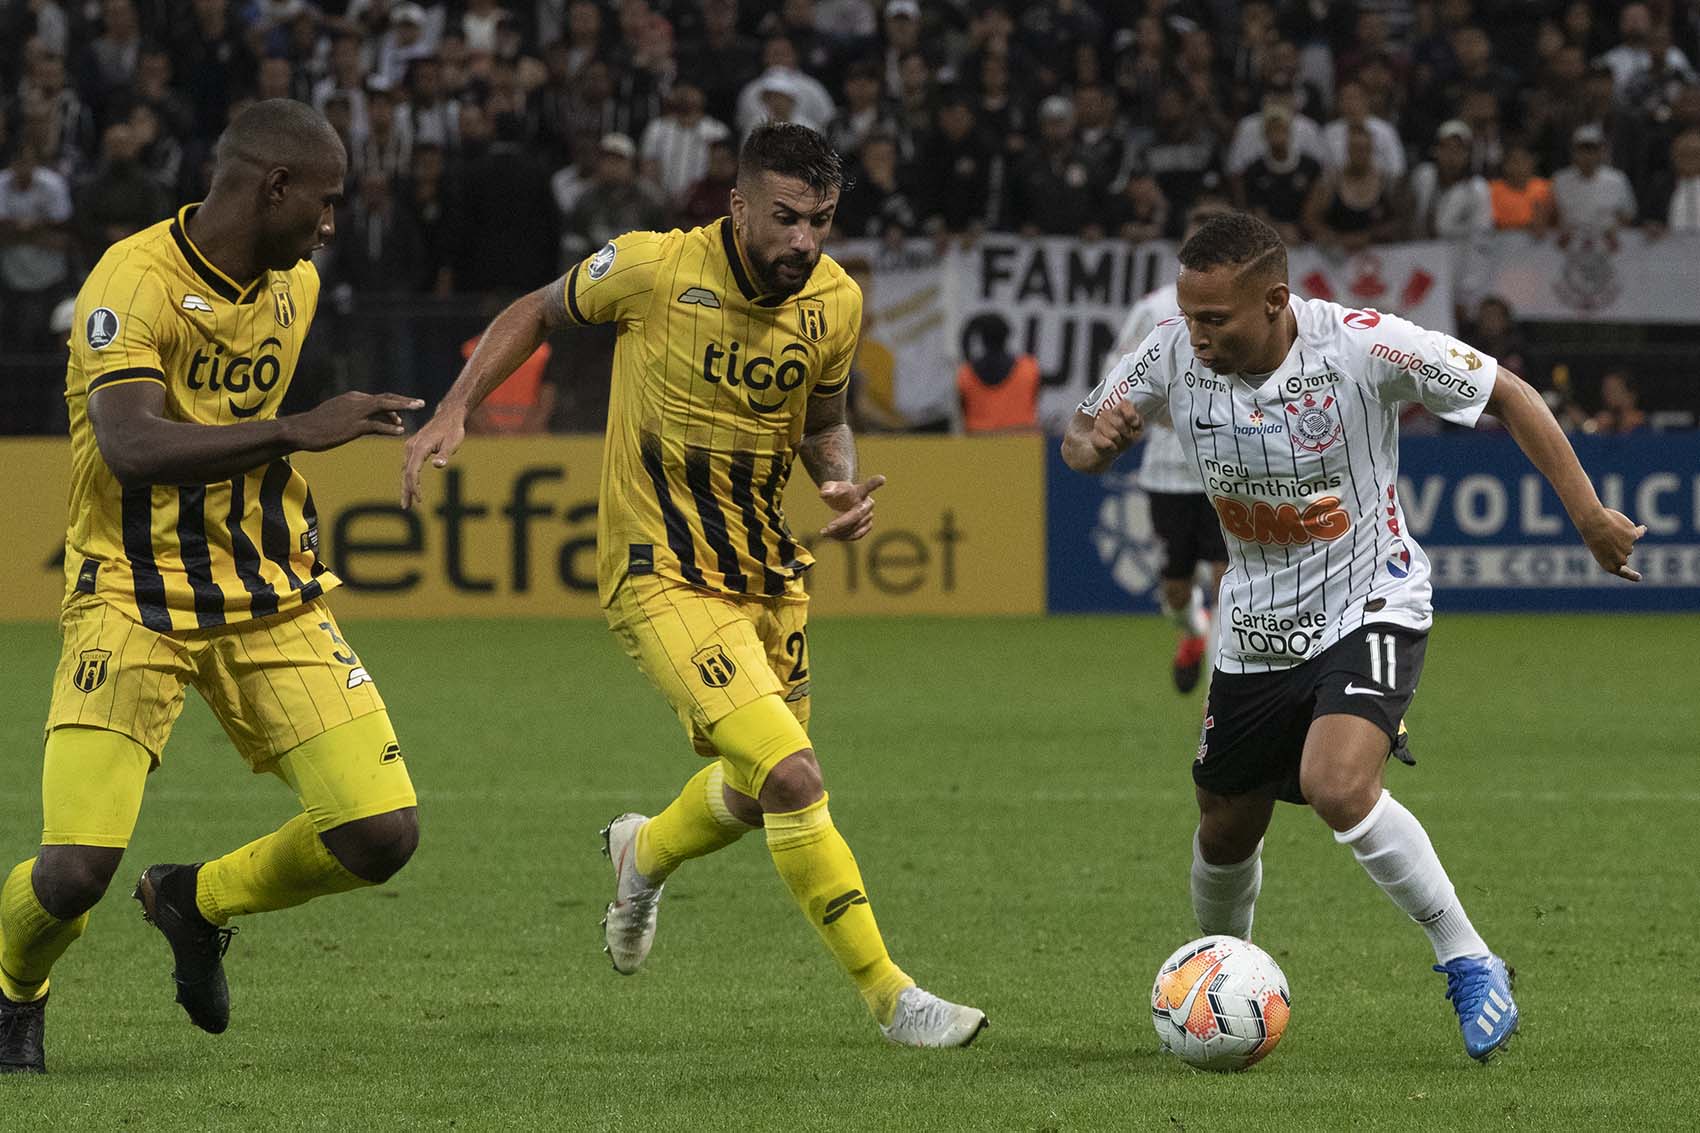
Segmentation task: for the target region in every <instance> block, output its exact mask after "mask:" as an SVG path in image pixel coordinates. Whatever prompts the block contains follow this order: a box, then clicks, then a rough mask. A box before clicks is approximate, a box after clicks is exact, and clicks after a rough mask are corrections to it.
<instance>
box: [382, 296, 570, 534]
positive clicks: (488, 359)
mask: <svg viewBox="0 0 1700 1133" xmlns="http://www.w3.org/2000/svg"><path fill="white" fill-rule="evenodd" d="M567 321H568V320H567V300H566V277H565V276H563V277H561V278H560V279H557V280H556V281H555V282H554V283H551V284H548V285H547V286H544V287H540V288H538V289H537V290H536V291H533V292H532V293H531V294H529V295H523V296H521V297H520V298H518V299H516V300H514V302H512V303H511V304H509V305H508V307H507V309H506V310H504V311H503V312H502V313H501V314H499V315H497V316H496V317H495V319H493V320H492V321H491V323H490V325H489V326H488V327H486V328H485V329H484V333H483V334H482V335H481V336H479V339H478V345H477V347H476V348H474V350H473V351H472V357H470V358H468V359H467V360H466V365H465V366H463V367H462V368H461V371H460V377H458V378H456V379H455V384H454V385H453V386H451V387H449V392H448V393H446V394H444V395H443V400H442V401H441V402H439V403H438V404H437V411H436V412H435V413H433V414H432V415H431V420H430V421H428V422H426V423H425V427H424V428H422V429H420V430H419V431H418V432H417V433H415V434H413V436H411V437H409V438H408V440H407V450H406V455H405V456H404V457H403V460H402V470H401V506H402V507H412V506H413V504H414V502H415V501H416V500H418V499H419V473H420V470H421V469H423V468H424V467H425V462H426V461H427V460H429V461H430V462H431V466H432V467H433V468H442V467H445V466H446V465H447V464H448V462H449V457H451V456H453V455H454V454H455V451H456V450H457V449H459V448H460V446H461V442H462V441H464V440H465V439H466V419H467V416H468V415H469V414H470V413H471V412H472V411H473V410H474V409H476V408H477V407H478V405H479V403H480V402H482V401H483V400H484V399H485V398H486V397H488V396H489V394H490V391H491V390H493V389H495V388H496V387H497V386H499V385H501V384H502V383H503V382H505V381H507V380H508V375H510V374H512V373H513V372H514V371H515V370H517V369H518V368H519V365H520V363H522V362H524V361H525V360H526V359H527V358H529V357H531V355H532V353H533V352H534V351H535V350H536V349H537V348H538V347H539V346H540V345H542V343H543V340H544V339H546V338H548V337H549V334H550V332H551V331H553V330H555V329H556V328H557V327H560V326H564V325H565V324H566V323H567Z"/></svg>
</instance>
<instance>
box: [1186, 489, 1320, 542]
mask: <svg viewBox="0 0 1700 1133" xmlns="http://www.w3.org/2000/svg"><path fill="white" fill-rule="evenodd" d="M1210 502H1211V504H1212V505H1213V506H1214V507H1215V508H1216V514H1217V515H1218V516H1220V517H1221V519H1222V530H1224V531H1226V532H1227V533H1228V534H1229V535H1232V536H1233V537H1234V538H1236V539H1238V540H1240V541H1241V542H1245V543H1261V544H1263V545H1264V546H1266V547H1288V546H1295V545H1296V546H1303V545H1304V544H1306V543H1310V542H1312V541H1313V540H1318V539H1320V540H1322V541H1324V542H1332V541H1333V540H1335V539H1338V538H1340V537H1341V536H1342V535H1344V534H1345V533H1346V532H1348V531H1350V530H1351V529H1352V517H1351V516H1349V515H1347V514H1346V511H1345V509H1344V508H1342V507H1341V506H1340V497H1339V496H1323V497H1322V498H1321V499H1320V500H1317V501H1315V502H1314V503H1311V504H1307V505H1306V506H1305V508H1304V510H1303V511H1300V510H1299V509H1298V508H1297V507H1295V506H1294V505H1292V504H1273V505H1271V504H1267V503H1265V502H1263V501H1262V500H1258V501H1256V502H1255V503H1249V504H1248V503H1245V502H1244V501H1242V500H1233V499H1229V498H1227V497H1226V496H1216V497H1214V498H1212V499H1211V501H1210Z"/></svg>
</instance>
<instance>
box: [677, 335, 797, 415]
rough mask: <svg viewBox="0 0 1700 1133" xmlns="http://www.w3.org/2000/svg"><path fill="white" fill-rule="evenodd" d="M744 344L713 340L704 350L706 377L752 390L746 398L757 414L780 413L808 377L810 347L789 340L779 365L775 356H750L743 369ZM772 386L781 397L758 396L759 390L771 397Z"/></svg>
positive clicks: (703, 369) (784, 347)
mask: <svg viewBox="0 0 1700 1133" xmlns="http://www.w3.org/2000/svg"><path fill="white" fill-rule="evenodd" d="M742 345H743V344H742V343H740V342H738V341H737V340H736V339H734V340H733V342H732V345H731V346H730V347H728V348H725V349H722V348H721V346H720V344H719V343H718V342H710V343H709V344H708V345H707V346H706V347H705V348H704V349H703V352H702V376H703V379H704V380H705V381H709V382H717V383H718V382H725V383H726V384H727V385H729V386H731V387H733V388H734V389H735V388H737V387H738V386H739V385H742V386H743V387H744V388H745V389H746V390H748V391H749V394H748V396H747V398H746V400H747V401H748V402H749V405H750V408H751V409H753V410H755V411H756V412H757V413H777V412H779V411H780V410H781V409H784V408H785V402H786V399H787V397H788V395H789V394H790V393H791V391H792V390H794V389H796V388H797V387H798V386H801V385H802V384H803V383H804V382H806V381H808V380H809V366H808V362H807V359H808V356H809V348H808V347H806V346H804V345H803V344H802V343H800V342H787V343H786V344H785V345H784V346H782V347H780V348H779V354H780V357H781V358H783V359H784V360H783V361H781V362H779V363H778V364H777V365H776V364H775V363H774V361H773V359H772V358H769V357H767V356H766V355H765V354H761V355H757V356H756V357H754V358H751V359H749V360H748V361H747V362H745V363H744V364H743V366H742V368H740V367H739V365H738V351H739V350H740V349H741V348H742ZM722 359H724V360H725V363H726V368H725V371H724V372H722V371H721V369H720V363H721V361H722ZM769 389H772V390H775V391H777V392H778V394H779V396H778V397H777V398H774V399H773V400H771V401H770V400H759V399H758V398H757V397H756V395H757V394H758V393H761V394H763V397H764V398H765V397H770V396H771V395H769V394H767V393H766V392H765V391H767V390H769Z"/></svg>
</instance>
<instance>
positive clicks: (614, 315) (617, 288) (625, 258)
mask: <svg viewBox="0 0 1700 1133" xmlns="http://www.w3.org/2000/svg"><path fill="white" fill-rule="evenodd" d="M674 235H677V234H676V233H665V232H628V233H626V234H625V235H624V236H616V237H614V239H612V240H610V241H608V243H606V244H604V245H602V247H601V248H600V249H598V250H597V251H596V252H595V253H594V254H593V255H591V256H590V257H589V258H587V259H585V260H582V261H580V262H579V263H576V264H574V265H573V266H572V268H571V269H569V270H568V272H567V286H566V303H567V318H568V319H569V320H570V321H571V322H573V323H576V324H577V325H579V326H589V325H590V324H592V323H626V322H631V321H633V320H635V319H639V318H641V317H642V315H643V310H644V307H645V305H646V304H647V303H648V302H649V297H650V294H649V293H650V291H651V289H653V288H654V286H655V280H656V277H657V276H658V275H659V274H660V270H661V264H662V262H663V261H664V260H665V259H666V258H667V255H668V253H669V252H670V251H671V250H672V239H671V237H672V236H674Z"/></svg>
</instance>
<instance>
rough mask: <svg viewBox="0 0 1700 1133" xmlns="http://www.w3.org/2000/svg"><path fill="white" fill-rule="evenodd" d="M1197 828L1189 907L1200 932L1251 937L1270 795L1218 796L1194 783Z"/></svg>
mask: <svg viewBox="0 0 1700 1133" xmlns="http://www.w3.org/2000/svg"><path fill="white" fill-rule="evenodd" d="M1194 790H1195V792H1196V793H1197V795H1198V829H1197V831H1195V832H1194V833H1193V836H1192V874H1191V884H1192V911H1193V914H1194V915H1195V916H1197V918H1198V927H1199V930H1200V931H1201V932H1203V933H1204V934H1205V935H1206V936H1213V935H1215V934H1217V933H1222V934H1225V935H1227V936H1237V937H1239V938H1241V939H1242V940H1250V939H1251V925H1252V920H1253V917H1254V915H1255V913H1256V911H1257V896H1258V894H1259V893H1260V892H1262V890H1263V834H1264V831H1266V830H1268V829H1269V819H1270V817H1271V816H1272V815H1273V814H1274V812H1275V796H1274V795H1272V794H1247V795H1218V794H1216V793H1214V792H1212V791H1207V790H1205V789H1204V788H1203V787H1194Z"/></svg>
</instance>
